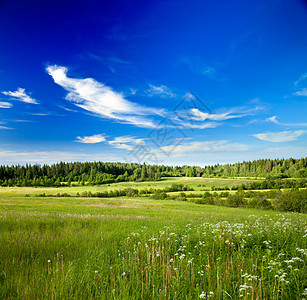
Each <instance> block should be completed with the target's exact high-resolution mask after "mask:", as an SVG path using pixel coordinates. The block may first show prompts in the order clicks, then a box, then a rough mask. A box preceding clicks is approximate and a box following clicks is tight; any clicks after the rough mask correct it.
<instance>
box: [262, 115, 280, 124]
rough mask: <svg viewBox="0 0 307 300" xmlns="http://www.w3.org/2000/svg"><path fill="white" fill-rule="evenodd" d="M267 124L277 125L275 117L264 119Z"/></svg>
mask: <svg viewBox="0 0 307 300" xmlns="http://www.w3.org/2000/svg"><path fill="white" fill-rule="evenodd" d="M265 120H266V121H267V122H272V123H275V124H279V122H278V120H277V116H272V117H270V118H266V119H265Z"/></svg>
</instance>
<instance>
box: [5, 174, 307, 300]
mask: <svg viewBox="0 0 307 300" xmlns="http://www.w3.org/2000/svg"><path fill="white" fill-rule="evenodd" d="M249 181H250V180H248V179H244V180H242V179H215V178H210V179H206V178H168V179H166V180H162V181H159V182H141V183H118V184H110V185H103V186H84V187H81V186H80V187H74V186H73V187H62V188H1V189H0V232H1V234H0V298H1V299H68V298H75V299H80V298H83V299H202V298H204V299H206V298H211V299H302V298H304V297H306V296H307V281H306V278H307V276H306V275H307V272H306V262H305V261H306V259H307V243H306V238H307V216H306V215H304V214H297V213H282V214H281V213H278V212H274V211H261V210H251V209H241V208H225V207H218V206H211V205H196V204H195V203H191V202H188V201H186V202H184V201H173V200H164V201H159V200H152V199H149V198H139V197H138V198H106V199H105V198H87V197H82V198H80V197H35V196H34V195H36V194H39V193H46V194H54V195H55V194H57V193H68V194H71V195H73V194H74V193H77V192H79V193H82V191H92V192H100V191H104V190H106V189H107V190H114V189H124V188H133V189H142V188H164V187H166V186H170V185H171V184H172V183H183V184H185V185H189V186H190V187H192V188H193V189H194V190H195V192H197V191H202V190H207V189H208V190H211V187H212V186H215V187H221V186H228V187H231V186H233V185H239V184H241V183H243V182H244V183H247V182H249ZM26 194H29V195H30V197H25V195H26ZM31 195H32V196H31Z"/></svg>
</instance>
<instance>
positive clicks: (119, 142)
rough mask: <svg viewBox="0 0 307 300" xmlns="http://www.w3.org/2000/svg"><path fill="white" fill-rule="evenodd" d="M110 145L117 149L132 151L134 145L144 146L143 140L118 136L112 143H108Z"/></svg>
mask: <svg viewBox="0 0 307 300" xmlns="http://www.w3.org/2000/svg"><path fill="white" fill-rule="evenodd" d="M108 143H109V144H110V145H112V146H113V147H115V148H118V149H125V150H133V149H134V148H135V146H136V145H144V144H145V142H144V140H143V139H139V138H135V137H133V136H119V137H116V138H115V139H114V140H113V141H108Z"/></svg>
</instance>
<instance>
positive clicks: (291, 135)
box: [253, 130, 306, 143]
mask: <svg viewBox="0 0 307 300" xmlns="http://www.w3.org/2000/svg"><path fill="white" fill-rule="evenodd" d="M304 133H306V130H296V131H281V132H267V133H258V134H253V136H254V137H256V138H257V139H259V140H262V141H267V142H273V143H284V142H291V141H295V140H296V139H297V138H298V137H299V136H301V135H302V134H304Z"/></svg>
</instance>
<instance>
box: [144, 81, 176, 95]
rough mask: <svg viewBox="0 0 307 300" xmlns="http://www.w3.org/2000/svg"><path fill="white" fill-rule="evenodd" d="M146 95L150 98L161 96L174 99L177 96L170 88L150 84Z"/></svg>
mask: <svg viewBox="0 0 307 300" xmlns="http://www.w3.org/2000/svg"><path fill="white" fill-rule="evenodd" d="M146 94H147V95H148V96H150V97H152V96H159V97H165V98H166V97H169V98H174V97H176V94H174V93H173V92H172V90H171V89H170V88H168V87H167V86H165V85H160V86H155V85H153V84H149V89H148V90H146Z"/></svg>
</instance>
